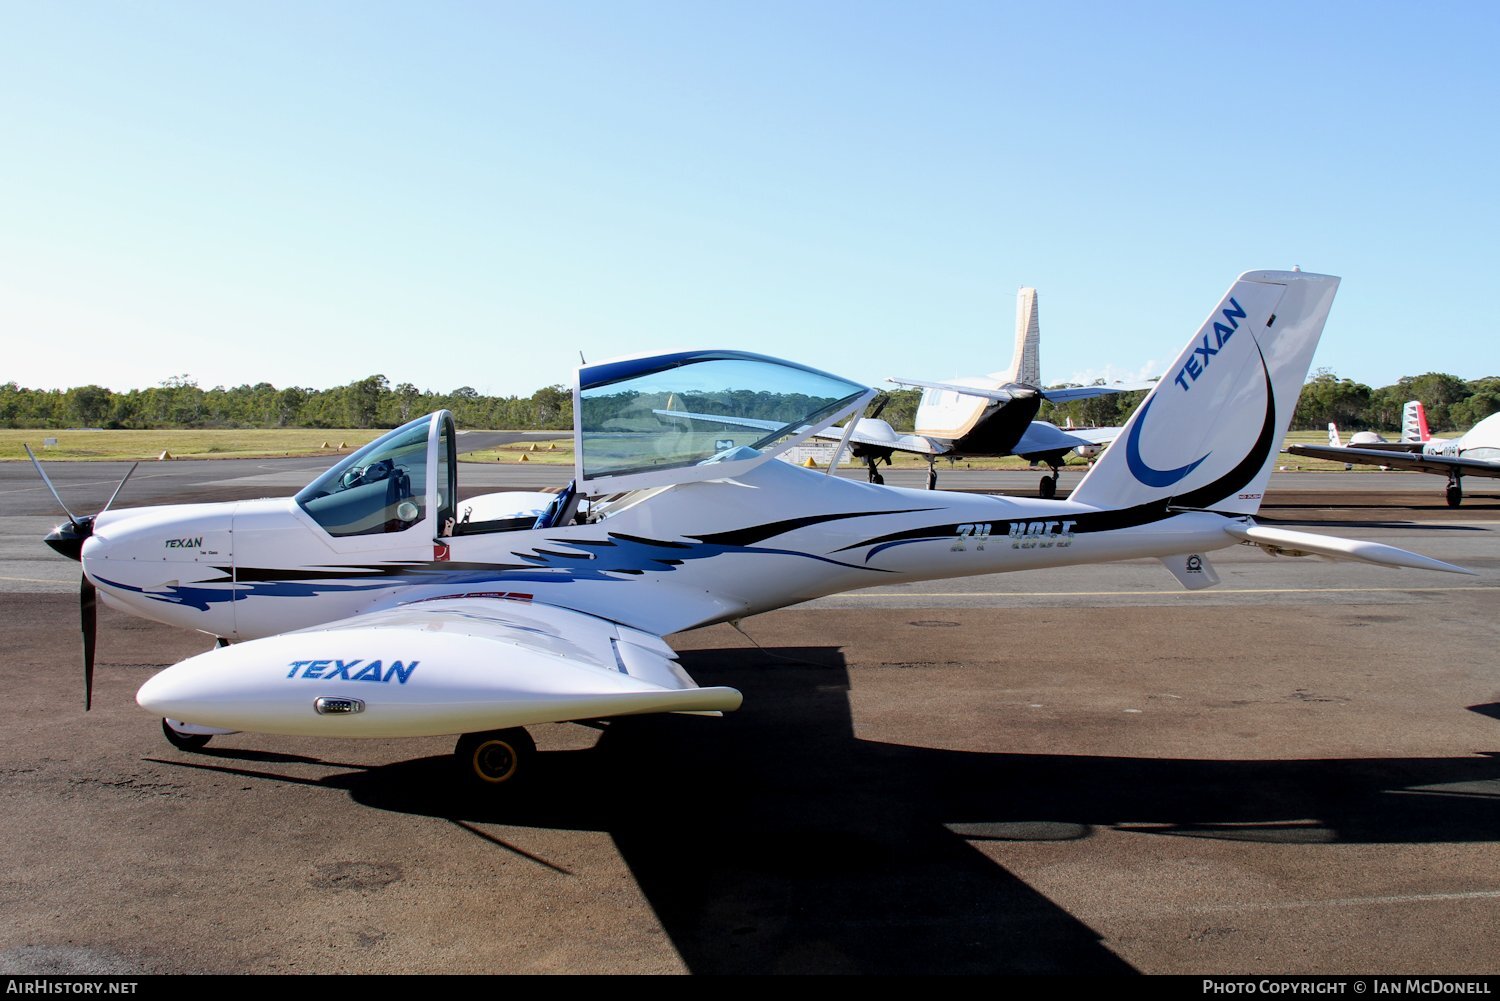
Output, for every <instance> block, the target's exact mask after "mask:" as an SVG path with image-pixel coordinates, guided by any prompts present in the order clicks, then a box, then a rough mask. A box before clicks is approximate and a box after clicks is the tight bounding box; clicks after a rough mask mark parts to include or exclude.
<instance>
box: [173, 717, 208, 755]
mask: <svg viewBox="0 0 1500 1001" xmlns="http://www.w3.org/2000/svg"><path fill="white" fill-rule="evenodd" d="M161 732H162V733H163V734H164V735H165V736H166V738H167V743H169V744H171V745H172V746H173V747H175V748H177V749H178V750H179V751H201V750H203V748H204V747H205V746H207V744H208V742H209V741H210V740H213V735H212V734H208V733H183V732H182V731H181V730H178V729H175V728H174V727H173V726H172V723H171V721H170V720H168V719H167V718H166V717H165V716H163V717H162V718H161Z"/></svg>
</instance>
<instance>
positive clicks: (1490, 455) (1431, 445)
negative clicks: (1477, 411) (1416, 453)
mask: <svg viewBox="0 0 1500 1001" xmlns="http://www.w3.org/2000/svg"><path fill="white" fill-rule="evenodd" d="M1422 454H1423V455H1443V456H1449V457H1462V458H1465V459H1488V460H1490V461H1500V414H1491V415H1490V416H1488V417H1486V418H1485V419H1484V420H1482V421H1480V422H1479V423H1478V424H1475V425H1474V426H1473V427H1472V428H1470V429H1469V432H1468V434H1465V435H1464V436H1463V437H1461V438H1452V439H1445V438H1433V439H1430V440H1429V441H1427V442H1426V443H1424V444H1423V446H1422Z"/></svg>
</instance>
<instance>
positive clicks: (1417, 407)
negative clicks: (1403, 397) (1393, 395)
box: [1401, 400, 1432, 441]
mask: <svg viewBox="0 0 1500 1001" xmlns="http://www.w3.org/2000/svg"><path fill="white" fill-rule="evenodd" d="M1431 438H1432V434H1431V433H1430V432H1429V431H1428V430H1427V410H1426V408H1424V407H1423V406H1422V401H1421V400H1408V401H1407V402H1406V406H1404V407H1402V408H1401V440H1402V441H1427V440H1429V439H1431Z"/></svg>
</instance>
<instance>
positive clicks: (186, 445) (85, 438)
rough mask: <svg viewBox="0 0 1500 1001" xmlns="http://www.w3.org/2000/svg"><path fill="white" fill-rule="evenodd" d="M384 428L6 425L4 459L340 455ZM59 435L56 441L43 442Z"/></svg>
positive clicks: (0, 457)
mask: <svg viewBox="0 0 1500 1001" xmlns="http://www.w3.org/2000/svg"><path fill="white" fill-rule="evenodd" d="M384 433H385V432H384V431H383V430H381V429H370V428H364V429H359V430H327V429H325V430H321V431H319V430H310V429H306V428H284V429H279V430H262V429H257V428H247V429H243V430H222V431H220V430H215V431H67V430H61V431H35V430H31V431H10V430H0V461H15V460H20V461H22V462H24V461H26V452H25V451H24V450H23V449H22V448H21V445H22V444H23V443H24V444H27V445H30V446H31V450H32V451H33V452H35V453H36V454H37V458H39V459H41V460H42V461H43V462H45V461H47V460H49V459H55V460H59V461H62V460H66V461H70V462H75V461H78V460H85V461H87V460H93V461H105V460H116V461H118V460H122V459H123V460H127V461H129V460H145V459H155V458H156V457H157V456H159V455H161V453H162V452H163V451H164V450H165V451H166V452H168V453H170V454H171V456H172V458H174V459H254V458H264V457H267V456H286V455H324V454H326V455H337V454H339V453H340V452H348V451H352V450H353V449H356V448H358V447H359V446H361V445H363V444H365V443H367V442H370V441H374V440H375V439H376V438H377V437H379V436H380V435H382V434H384ZM47 439H56V441H57V444H56V445H47V446H45V447H44V446H43V444H42V443H43V441H45V440H47Z"/></svg>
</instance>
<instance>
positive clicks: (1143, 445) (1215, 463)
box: [1072, 271, 1339, 514]
mask: <svg viewBox="0 0 1500 1001" xmlns="http://www.w3.org/2000/svg"><path fill="white" fill-rule="evenodd" d="M1338 285H1339V279H1337V278H1334V277H1332V276H1329V275H1315V274H1307V273H1304V272H1301V271H1249V272H1246V273H1245V274H1243V275H1241V276H1240V277H1239V279H1238V280H1236V281H1235V283H1234V284H1233V285H1232V286H1231V287H1230V289H1229V291H1228V292H1227V293H1226V294H1225V295H1224V297H1223V298H1222V299H1221V300H1220V302H1219V305H1218V306H1217V307H1215V308H1214V310H1213V312H1212V313H1210V314H1209V316H1208V319H1207V320H1205V321H1204V323H1203V325H1202V326H1201V327H1200V328H1199V329H1198V332H1197V333H1196V334H1195V335H1194V336H1193V339H1192V340H1191V341H1189V342H1188V345H1187V347H1185V348H1184V349H1183V351H1182V353H1181V354H1180V355H1178V357H1177V360H1176V361H1175V362H1173V364H1172V365H1171V367H1170V368H1168V369H1167V372H1166V375H1165V376H1164V377H1163V378H1162V380H1161V381H1160V382H1158V383H1157V385H1156V388H1155V389H1153V390H1152V391H1151V393H1150V394H1149V395H1148V396H1147V397H1146V399H1145V401H1144V402H1142V404H1141V406H1140V407H1139V408H1138V409H1137V410H1136V412H1135V413H1134V414H1132V415H1131V417H1130V420H1129V421H1127V422H1126V424H1125V427H1124V428H1123V429H1121V432H1120V437H1119V438H1117V439H1116V440H1115V442H1114V444H1112V445H1111V446H1110V447H1109V449H1108V450H1106V451H1105V453H1104V456H1103V457H1102V458H1101V459H1100V460H1099V461H1098V462H1096V463H1095V465H1094V468H1093V469H1092V470H1090V471H1089V473H1088V475H1087V476H1085V477H1084V479H1083V482H1082V483H1080V484H1079V485H1078V488H1077V489H1076V490H1074V491H1073V494H1072V499H1073V500H1075V501H1079V502H1081V503H1084V504H1091V505H1094V506H1096V507H1102V508H1122V507H1133V506H1135V505H1138V504H1149V503H1152V502H1159V501H1170V502H1171V503H1173V504H1176V505H1180V506H1182V507H1185V508H1203V509H1212V510H1214V511H1219V512H1222V513H1225V514H1254V513H1255V511H1256V510H1257V509H1258V508H1259V507H1260V501H1261V497H1262V496H1263V494H1264V493H1265V487H1266V483H1267V481H1268V480H1269V479H1270V476H1271V470H1272V468H1273V466H1274V465H1275V462H1276V454H1277V451H1278V449H1279V448H1280V443H1281V441H1282V439H1284V438H1285V437H1286V431H1287V427H1288V425H1289V424H1290V423H1291V419H1292V411H1293V410H1294V409H1295V408H1296V405H1297V397H1298V395H1299V394H1300V393H1301V391H1302V383H1303V381H1304V380H1305V379H1306V377H1307V370H1308V368H1309V366H1310V365H1311V363H1312V356H1313V351H1314V349H1316V347H1317V345H1318V338H1319V337H1321V336H1322V333H1323V325H1324V323H1325V322H1326V321H1327V319H1328V311H1329V309H1330V307H1331V306H1332V304H1333V296H1334V293H1335V292H1336V291H1337V290H1338Z"/></svg>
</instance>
